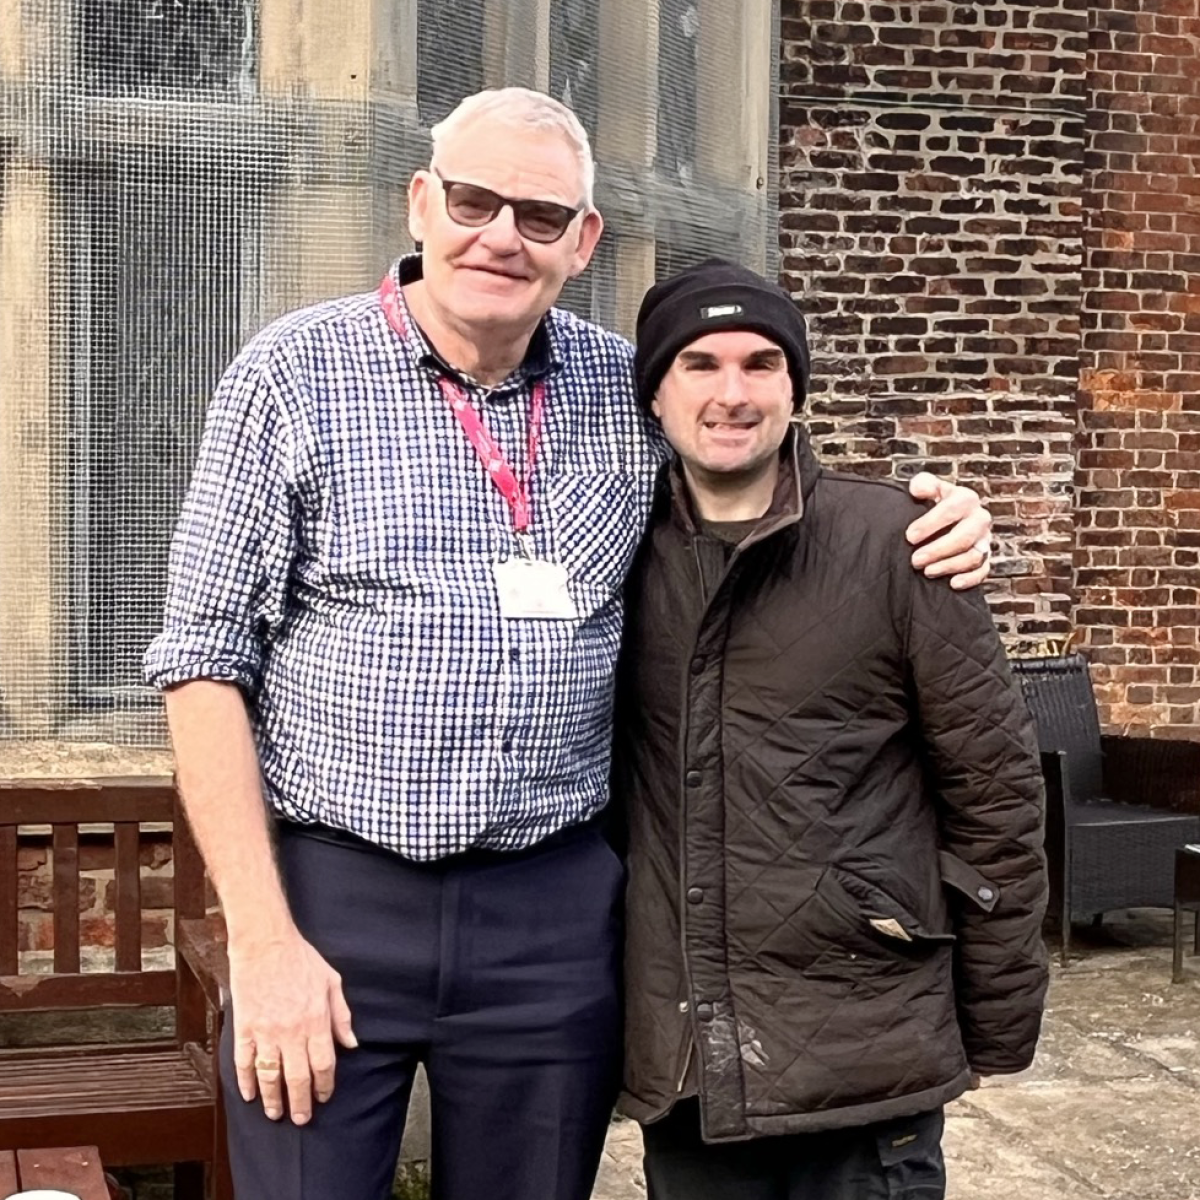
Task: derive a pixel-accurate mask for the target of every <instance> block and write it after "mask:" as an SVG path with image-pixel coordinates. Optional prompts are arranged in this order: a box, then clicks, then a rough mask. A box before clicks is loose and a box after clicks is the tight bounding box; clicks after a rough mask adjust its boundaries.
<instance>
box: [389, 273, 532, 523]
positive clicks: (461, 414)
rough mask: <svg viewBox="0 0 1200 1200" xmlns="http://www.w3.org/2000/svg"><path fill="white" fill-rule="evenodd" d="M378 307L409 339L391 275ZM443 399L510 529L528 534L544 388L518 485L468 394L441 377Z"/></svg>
mask: <svg viewBox="0 0 1200 1200" xmlns="http://www.w3.org/2000/svg"><path fill="white" fill-rule="evenodd" d="M379 303H380V305H381V306H382V307H383V312H384V315H385V316H386V317H387V320H388V324H389V325H390V326H391V327H392V328H393V329H394V330H395V331H396V332H397V333H398V334H399V335H400V336H401V337H402V338H406V339H407V337H408V322H407V320H406V319H405V316H404V309H403V307H402V306H401V304H400V289H399V287H398V286H397V285H396V281H395V280H394V279H393V278H392V277H391V275H385V276H384V277H383V283H381V284H380V285H379ZM438 386H439V387H440V388H441V389H442V395H443V396H445V398H446V403H447V404H449V405H450V411H451V412H452V413H453V414H454V415H455V417H457V418H458V423H459V424H460V425H461V426H462V428H463V432H464V433H465V434H466V435H467V439H468V440H469V441H470V443H471V445H472V446H474V447H475V453H476V454H478V455H479V461H480V462H481V463H483V466H484V470H486V471H487V473H488V475H489V476H490V477H491V480H492V482H493V483H494V484H495V485H496V487H498V488H499V489H500V494H501V495H502V496H503V497H504V499H505V500H507V501H508V507H509V508H511V509H512V515H513V528H514V529H515V530H516V532H517V533H518V534H525V533H528V532H529V520H530V497H529V484H530V480H531V479H532V478H533V464H534V462H535V461H536V459H537V452H538V447H539V446H540V445H541V442H542V416H543V414H544V412H545V409H546V385H545V384H544V383H542V382H541V381H540V380H539V381H538V382H537V383H535V384H534V385H533V396H532V398H531V400H530V404H529V456H528V460H527V463H526V471H525V478H524V479H523V480H521V481H520V482H519V483H518V482H517V477H516V475H515V474H514V472H513V469H512V467H510V466H509V465H508V461H507V460H506V459H505V457H504V452H503V451H502V450H501V449H500V447H499V446H498V445H496V439H495V438H493V437H492V435H491V434H490V433H489V432H488V430H487V426H486V425H484V423H483V419H482V418H481V417H480V415H479V414H478V413H477V412H476V411H475V409H474V407H473V406H472V404H471V401H470V398H469V397H468V396H467V393H466V392H465V391H463V389H462V388H460V387H459V386H458V385H457V384H456V383H454V382H453V381H452V380H449V379H447V378H446V377H445V376H442V378H441V379H439V380H438Z"/></svg>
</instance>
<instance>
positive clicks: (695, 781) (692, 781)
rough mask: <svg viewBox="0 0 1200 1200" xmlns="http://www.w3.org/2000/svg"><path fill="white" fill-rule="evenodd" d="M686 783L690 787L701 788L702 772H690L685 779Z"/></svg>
mask: <svg viewBox="0 0 1200 1200" xmlns="http://www.w3.org/2000/svg"><path fill="white" fill-rule="evenodd" d="M684 782H685V783H686V784H687V785H688V787H699V786H700V772H699V771H689V772H688V773H687V776H686V777H685V780H684Z"/></svg>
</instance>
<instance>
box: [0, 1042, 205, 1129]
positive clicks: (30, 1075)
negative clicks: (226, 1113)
mask: <svg viewBox="0 0 1200 1200" xmlns="http://www.w3.org/2000/svg"><path fill="white" fill-rule="evenodd" d="M209 1086H210V1080H209V1079H208V1078H207V1077H206V1076H205V1075H204V1074H203V1073H202V1072H200V1071H198V1070H197V1069H196V1064H195V1062H194V1060H193V1059H192V1057H191V1055H190V1054H189V1052H188V1050H187V1048H186V1047H184V1048H183V1049H182V1050H180V1049H167V1050H157V1051H155V1052H153V1053H149V1054H146V1053H143V1054H122V1053H119V1052H117V1053H108V1054H88V1055H78V1056H75V1057H68V1056H65V1055H64V1056H62V1057H60V1058H56V1059H54V1060H53V1061H50V1062H47V1061H45V1060H40V1059H30V1058H22V1059H19V1060H16V1061H14V1062H12V1063H10V1064H8V1065H7V1067H5V1066H4V1065H3V1063H2V1059H0V1105H2V1106H3V1109H4V1113H5V1116H6V1118H17V1117H21V1118H28V1117H32V1116H37V1115H38V1114H46V1113H62V1112H71V1113H88V1112H129V1111H133V1112H154V1111H155V1110H157V1109H163V1108H170V1109H183V1108H204V1107H205V1106H207V1105H210V1104H211V1103H212V1096H211V1095H210V1092H209Z"/></svg>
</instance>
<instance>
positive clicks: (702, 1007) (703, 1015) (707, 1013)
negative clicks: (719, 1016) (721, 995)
mask: <svg viewBox="0 0 1200 1200" xmlns="http://www.w3.org/2000/svg"><path fill="white" fill-rule="evenodd" d="M696 1016H698V1017H699V1018H700V1020H702V1021H711V1020H712V1019H713V1006H712V1005H711V1004H709V1003H708V1001H707V1000H706V1001H705V1002H704V1003H703V1004H697V1005H696Z"/></svg>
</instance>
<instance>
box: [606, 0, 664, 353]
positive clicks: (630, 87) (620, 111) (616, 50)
mask: <svg viewBox="0 0 1200 1200" xmlns="http://www.w3.org/2000/svg"><path fill="white" fill-rule="evenodd" d="M600 60H601V62H603V63H605V64H607V65H608V69H607V70H602V71H601V72H600V77H599V100H600V103H599V117H598V120H597V129H596V146H595V149H596V157H597V160H598V174H600V175H601V176H602V175H603V173H604V171H605V169H606V168H613V169H619V168H624V169H626V170H628V171H632V173H633V175H634V177H635V178H646V177H647V176H648V174H649V171H650V169H651V167H652V166H653V163H654V151H655V146H656V144H657V121H656V114H657V112H658V3H657V0H608V3H606V4H604V5H603V6H602V7H601V10H600ZM613 64H621V66H622V68H623V69H621V70H613V69H612V66H613ZM606 236H608V237H613V238H614V241H615V245H614V258H615V278H616V298H615V310H616V311H615V313H614V322H613V323H614V327H615V328H616V329H617V331H618V332H619V333H623V334H625V336H626V337H632V336H633V331H634V326H635V324H636V321H637V311H638V307H639V306H640V305H641V302H642V297H643V296H644V295H645V294H646V291H647V289H648V288H649V287H650V286H651V285H652V284H653V283H654V265H655V250H654V230H653V229H652V228H641V229H638V228H634V229H631V230H629V231H628V232H622V233H620V234H619V235H614V234H613V233H611V232H610V233H609V234H607V235H606Z"/></svg>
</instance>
